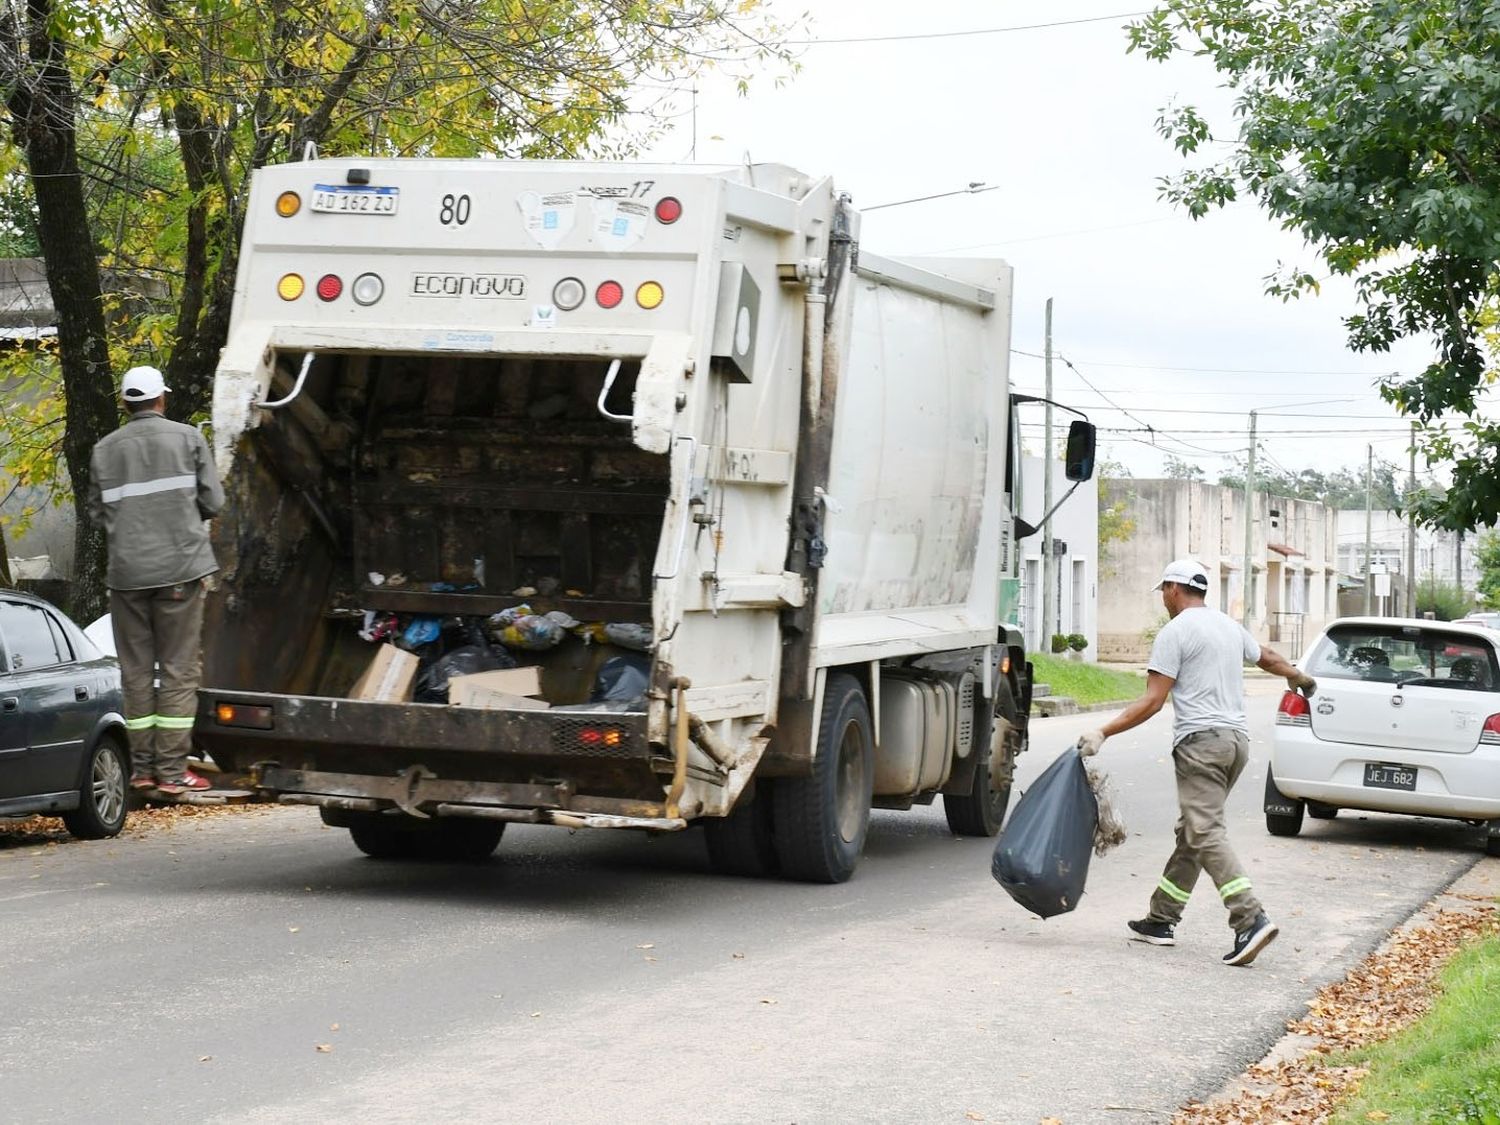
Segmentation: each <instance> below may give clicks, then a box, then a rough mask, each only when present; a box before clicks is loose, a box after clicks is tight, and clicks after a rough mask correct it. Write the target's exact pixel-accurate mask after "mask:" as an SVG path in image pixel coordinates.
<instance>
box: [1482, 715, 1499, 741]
mask: <svg viewBox="0 0 1500 1125" xmlns="http://www.w3.org/2000/svg"><path fill="white" fill-rule="evenodd" d="M1479 744H1480V745H1481V746H1500V715H1491V716H1490V717H1489V718H1488V719H1486V720H1485V721H1484V729H1483V730H1482V731H1480V732H1479Z"/></svg>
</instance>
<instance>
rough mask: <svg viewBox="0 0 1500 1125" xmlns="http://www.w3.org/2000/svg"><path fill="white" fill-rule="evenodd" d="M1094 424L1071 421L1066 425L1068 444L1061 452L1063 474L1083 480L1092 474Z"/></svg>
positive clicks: (1076, 479) (1074, 479) (1071, 478)
mask: <svg viewBox="0 0 1500 1125" xmlns="http://www.w3.org/2000/svg"><path fill="white" fill-rule="evenodd" d="M1094 437H1095V434H1094V424H1093V423H1092V422H1073V423H1072V424H1070V425H1069V426H1068V445H1067V450H1066V452H1064V453H1063V475H1064V476H1066V477H1067V478H1068V479H1069V480H1073V481H1084V480H1088V479H1089V477H1091V476H1093V475H1094Z"/></svg>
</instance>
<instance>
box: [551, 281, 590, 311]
mask: <svg viewBox="0 0 1500 1125" xmlns="http://www.w3.org/2000/svg"><path fill="white" fill-rule="evenodd" d="M588 295H589V291H588V290H587V289H585V288H584V285H583V282H581V281H579V280H578V279H577V278H576V277H565V278H563V279H562V280H561V281H559V282H558V283H557V284H556V285H554V286H553V287H552V303H553V304H554V305H556V306H557V307H558V308H560V309H562V311H563V312H572V311H573V310H574V309H576V308H577V307H578V306H579V305H581V304H583V299H584V298H585V297H587V296H588Z"/></svg>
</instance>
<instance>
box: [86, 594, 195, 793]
mask: <svg viewBox="0 0 1500 1125" xmlns="http://www.w3.org/2000/svg"><path fill="white" fill-rule="evenodd" d="M203 598H204V590H203V580H202V579H194V580H193V581H192V582H179V583H177V584H176V585H174V586H158V587H156V588H155V589H151V590H111V591H110V592H109V612H110V618H111V623H112V624H113V626H114V633H115V651H116V653H117V654H118V655H119V658H120V680H121V684H122V686H123V688H124V692H125V728H126V730H127V731H128V732H129V736H130V758H131V772H132V774H133V775H134V776H135V777H138V778H152V777H154V778H155V779H156V780H157V781H160V782H174V781H181V780H182V778H183V775H184V774H185V772H186V770H187V759H188V752H189V751H190V750H191V749H192V746H193V716H194V715H195V714H196V713H197V710H198V677H199V675H200V674H201V671H202V651H201V644H202V636H203ZM158 668H160V686H158V685H157V682H156V681H157V669H158Z"/></svg>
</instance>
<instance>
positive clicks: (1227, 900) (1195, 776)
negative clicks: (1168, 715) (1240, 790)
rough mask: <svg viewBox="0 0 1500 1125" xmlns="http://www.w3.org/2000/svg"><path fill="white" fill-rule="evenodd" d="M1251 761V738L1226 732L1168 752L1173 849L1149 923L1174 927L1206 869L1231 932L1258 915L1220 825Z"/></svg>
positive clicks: (1197, 737) (1188, 740)
mask: <svg viewBox="0 0 1500 1125" xmlns="http://www.w3.org/2000/svg"><path fill="white" fill-rule="evenodd" d="M1249 758H1250V739H1249V737H1248V736H1247V735H1246V734H1245V733H1244V732H1242V731H1237V730H1230V729H1228V728H1215V729H1213V730H1205V731H1199V732H1197V733H1196V734H1190V735H1188V736H1187V737H1185V738H1184V739H1183V740H1182V741H1181V742H1179V743H1178V744H1177V745H1176V746H1175V747H1173V748H1172V762H1173V764H1174V765H1175V766H1176V768H1177V805H1178V809H1179V811H1180V815H1179V816H1178V818H1177V847H1176V849H1175V850H1174V851H1173V852H1172V858H1171V859H1169V860H1167V866H1166V870H1165V871H1163V872H1162V876H1161V880H1160V881H1159V882H1158V883H1157V884H1156V890H1155V891H1154V892H1153V893H1152V895H1151V911H1150V913H1149V914H1148V915H1147V917H1148V918H1149V919H1150V920H1151V921H1153V922H1166V923H1167V924H1168V925H1173V926H1175V925H1176V924H1177V923H1178V922H1179V921H1181V920H1182V908H1183V907H1184V906H1186V905H1187V901H1188V897H1189V896H1190V895H1191V894H1192V893H1193V886H1194V884H1196V883H1197V882H1198V873H1199V872H1200V871H1207V872H1208V875H1209V878H1211V879H1212V880H1213V881H1214V886H1216V887H1218V889H1219V897H1220V898H1221V899H1222V900H1223V902H1224V905H1225V907H1226V908H1228V910H1229V925H1230V928H1231V929H1233V930H1234V931H1235V932H1236V933H1238V932H1239V931H1241V930H1244V929H1246V928H1247V927H1248V926H1249V925H1250V923H1251V922H1253V921H1254V920H1255V916H1256V915H1257V914H1259V913H1260V912H1261V905H1260V900H1259V899H1257V898H1256V897H1255V893H1254V891H1252V890H1251V887H1250V877H1249V876H1248V875H1246V874H1245V868H1244V867H1243V866H1242V865H1241V864H1240V861H1239V859H1238V857H1236V856H1235V854H1234V849H1233V848H1231V847H1230V846H1229V831H1228V828H1227V827H1226V825H1225V823H1224V801H1225V798H1227V797H1228V796H1229V791H1230V790H1231V789H1233V788H1234V783H1235V782H1236V781H1238V780H1239V777H1240V774H1241V773H1243V772H1244V770H1245V763H1246V762H1247V761H1249Z"/></svg>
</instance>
